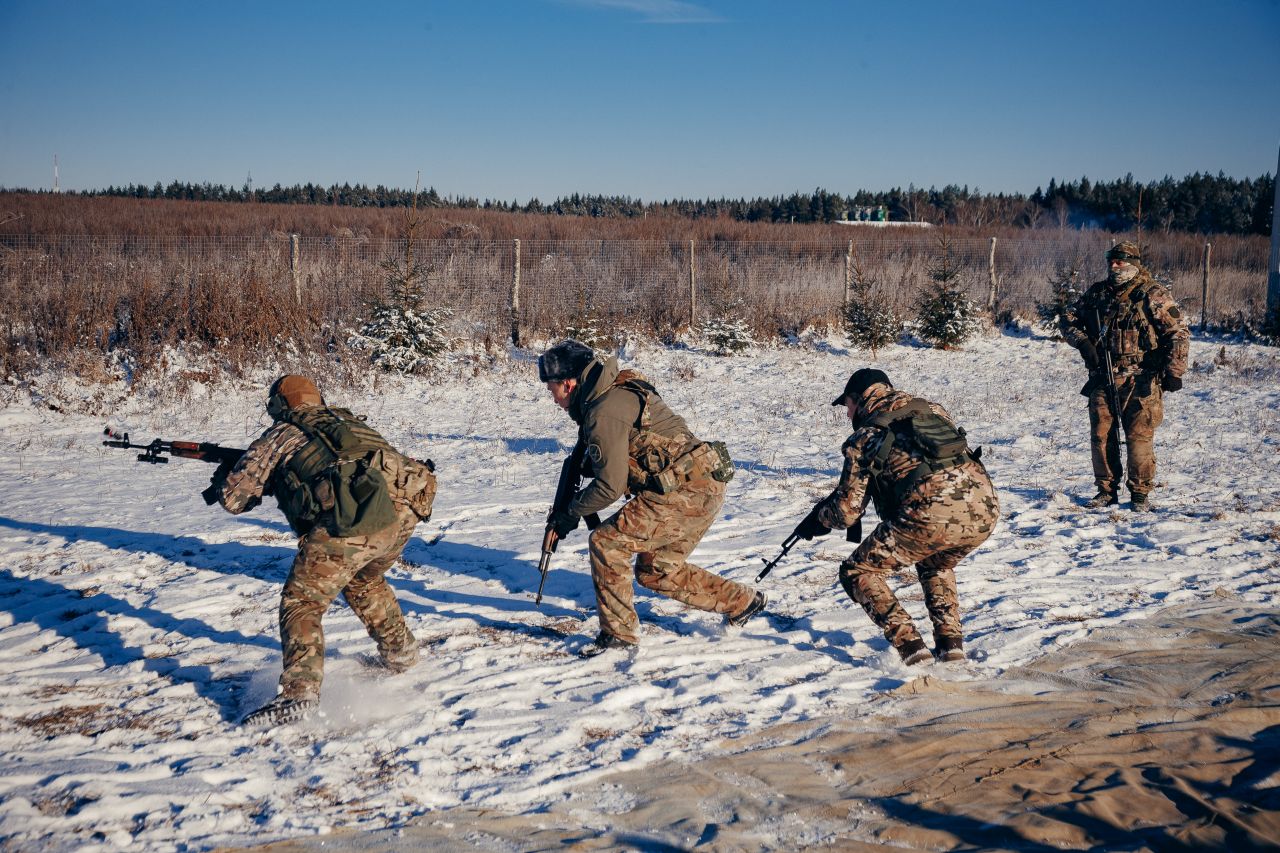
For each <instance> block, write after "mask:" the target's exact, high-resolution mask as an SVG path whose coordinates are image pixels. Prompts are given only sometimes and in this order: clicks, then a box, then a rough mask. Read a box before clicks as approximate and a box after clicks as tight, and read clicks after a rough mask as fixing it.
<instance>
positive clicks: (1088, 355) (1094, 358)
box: [1080, 341, 1098, 373]
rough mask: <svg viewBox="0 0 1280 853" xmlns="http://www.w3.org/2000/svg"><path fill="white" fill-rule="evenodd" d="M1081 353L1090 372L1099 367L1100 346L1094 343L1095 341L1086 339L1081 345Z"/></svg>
mask: <svg viewBox="0 0 1280 853" xmlns="http://www.w3.org/2000/svg"><path fill="white" fill-rule="evenodd" d="M1080 355H1081V357H1083V358H1084V366H1085V367H1087V368H1089V372H1090V373H1093V372H1094V371H1095V370H1097V369H1098V348H1097V347H1095V346H1094V345H1093V341H1085V342H1084V343H1082V344H1081V345H1080Z"/></svg>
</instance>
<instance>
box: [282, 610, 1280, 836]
mask: <svg viewBox="0 0 1280 853" xmlns="http://www.w3.org/2000/svg"><path fill="white" fill-rule="evenodd" d="M724 748H725V752H724V753H723V754H722V755H720V756H719V757H715V758H711V759H708V760H704V761H700V762H698V763H697V764H696V765H689V764H684V763H676V762H671V763H667V764H664V765H659V766H650V767H647V768H644V769H642V770H635V771H624V772H619V773H618V774H616V775H614V776H611V777H609V778H608V779H606V780H604V781H603V782H600V783H597V784H594V785H591V786H588V787H585V788H583V789H581V790H579V791H577V792H575V794H574V795H573V796H572V797H570V798H569V799H568V800H567V801H566V802H564V803H562V804H560V805H558V806H557V807H555V808H553V809H552V810H550V811H547V812H543V813H539V814H530V815H508V814H501V813H496V812H492V811H484V810H467V809H452V810H448V811H444V812H436V813H433V814H431V815H428V816H425V817H423V818H422V819H420V820H419V821H418V822H416V823H414V824H412V825H410V826H407V827H404V828H402V829H398V830H387V831H380V832H373V833H361V834H334V835H329V836H324V837H317V838H313V839H303V840H295V841H290V842H287V843H280V844H274V845H270V846H269V847H267V848H265V849H267V850H270V851H273V853H284V851H315V850H321V849H324V850H371V851H390V850H418V849H432V850H513V851H536V850H566V849H568V850H618V849H637V850H690V849H697V850H725V851H728V850H756V849H777V850H799V849H810V848H817V849H823V848H829V849H838V850H849V851H858V850H872V849H884V848H893V849H903V848H906V849H922V850H973V849H982V850H1020V851H1027V850H1030V851H1039V850H1044V851H1048V850H1062V849H1072V850H1083V849H1106V850H1118V849H1124V850H1187V851H1191V850H1197V851H1199V850H1231V851H1240V850H1264V849H1266V850H1275V849H1280V611H1277V610H1275V609H1264V608H1260V607H1259V606H1258V605H1256V604H1245V603H1242V602H1240V601H1237V600H1232V599H1226V598H1220V599H1213V600H1209V601H1205V602H1201V603H1197V604H1192V605H1183V606H1179V607H1174V608H1170V609H1167V610H1165V611H1162V612H1161V613H1159V614H1158V615H1157V616H1156V617H1155V618H1153V619H1151V620H1148V621H1146V622H1143V623H1136V624H1134V625H1132V626H1130V627H1126V628H1123V629H1116V628H1108V629H1101V630H1098V631H1095V632H1092V633H1091V634H1090V635H1089V637H1088V638H1087V639H1086V640H1084V641H1082V642H1079V643H1076V644H1073V645H1071V646H1069V647H1065V648H1062V649H1059V650H1055V651H1054V652H1052V653H1050V654H1048V655H1046V656H1045V657H1043V658H1041V659H1039V660H1038V661H1037V662H1036V663H1035V664H1034V665H1033V666H1030V667H1027V668H1020V669H1014V670H1005V671H1003V672H1000V673H998V674H996V673H993V672H989V671H984V670H983V668H982V667H980V666H957V665H948V666H941V665H938V666H934V667H931V668H929V669H928V670H927V671H925V672H923V673H922V674H921V676H920V677H919V678H917V679H915V680H914V681H912V682H910V683H908V684H907V685H905V686H903V687H900V688H898V689H897V690H894V691H892V692H890V693H886V694H883V695H882V696H881V697H880V698H879V699H878V700H877V701H876V702H875V703H874V706H873V707H871V708H868V709H867V713H866V714H863V715H860V716H859V717H857V718H856V719H850V720H847V721H844V720H835V721H832V720H828V721H821V722H818V721H815V722H810V723H805V724H796V725H790V726H783V727H777V728H774V729H771V730H768V731H763V732H760V733H759V734H758V735H755V736H752V737H744V738H738V739H735V740H733V741H729V742H726V743H725V744H724Z"/></svg>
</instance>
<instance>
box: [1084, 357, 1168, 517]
mask: <svg viewBox="0 0 1280 853" xmlns="http://www.w3.org/2000/svg"><path fill="white" fill-rule="evenodd" d="M1116 390H1117V392H1119V396H1120V423H1121V425H1123V427H1124V441H1125V449H1126V451H1127V456H1128V459H1127V460H1126V462H1127V463H1128V464H1126V465H1125V467H1124V471H1125V473H1126V475H1127V476H1126V477H1125V485H1126V486H1127V487H1128V488H1129V493H1130V494H1139V495H1145V494H1148V493H1150V492H1151V489H1152V487H1153V486H1155V482H1156V454H1155V448H1154V447H1153V443H1154V441H1155V435H1156V427H1158V426H1160V422H1161V421H1163V420H1164V395H1163V392H1162V391H1161V389H1160V383H1159V382H1158V381H1156V380H1154V379H1153V378H1152V377H1150V376H1147V375H1139V376H1136V377H1135V376H1128V377H1125V378H1124V379H1122V380H1120V381H1118V382H1117V383H1116ZM1107 396H1108V392H1107V388H1106V386H1105V385H1104V386H1102V387H1101V388H1098V389H1097V390H1095V391H1094V392H1093V393H1092V394H1090V395H1089V430H1090V437H1089V450H1090V456H1091V457H1092V459H1093V479H1094V482H1095V483H1096V484H1097V486H1098V491H1100V492H1107V493H1109V494H1116V493H1117V492H1118V491H1119V488H1120V473H1121V469H1120V430H1119V429H1118V428H1115V418H1114V417H1113V416H1112V413H1111V406H1110V404H1109V403H1108V402H1107Z"/></svg>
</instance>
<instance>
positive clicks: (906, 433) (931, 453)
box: [865, 397, 981, 519]
mask: <svg viewBox="0 0 1280 853" xmlns="http://www.w3.org/2000/svg"><path fill="white" fill-rule="evenodd" d="M867 423H868V424H869V425H871V426H874V427H877V428H879V429H882V430H884V432H885V435H884V438H883V439H882V440H881V442H880V446H879V447H878V448H877V449H876V452H875V453H874V454H873V455H872V456H871V457H870V458H869V459H868V460H867V461H866V463H865V464H866V467H867V470H868V471H870V472H871V478H872V484H873V485H872V498H873V499H874V501H875V504H876V512H877V513H878V514H879V515H880V517H881V518H882V519H883V518H887V517H891V516H893V515H895V514H897V511H898V508H899V507H900V506H901V505H902V500H903V498H905V497H906V496H907V494H908V493H909V492H910V491H911V490H912V489H913V488H915V486H916V484H917V483H919V482H920V481H921V480H923V479H924V478H925V477H928V476H929V475H930V474H936V473H938V472H939V471H945V470H947V469H948V468H954V467H956V466H957V465H963V464H964V463H965V462H968V461H969V460H971V459H977V458H979V456H980V455H981V452H980V451H979V452H974V451H971V450H969V442H968V440H967V439H966V438H965V433H964V427H958V426H954V425H953V424H952V423H951V422H950V421H948V420H947V419H946V418H944V417H942V416H941V415H938V414H936V413H935V412H934V411H933V409H932V408H930V407H929V404H928V403H927V402H925V401H924V400H921V399H920V398H919V397H913V398H912V399H911V401H910V402H908V403H907V405H905V406H903V407H902V408H899V409H894V410H893V411H891V412H882V413H881V414H878V415H875V416H873V417H871V418H868V419H867ZM907 437H909V438H910V439H911V441H913V442H914V443H915V446H916V447H917V448H918V449H919V450H920V455H921V456H923V457H924V458H923V459H921V460H920V464H919V465H917V466H916V467H915V468H914V469H913V470H912V471H911V473H910V474H908V475H907V476H906V477H903V478H902V479H901V480H897V481H895V482H891V483H885V482H883V474H884V466H885V465H886V464H887V463H888V461H889V452H890V451H891V450H893V447H894V445H895V444H896V443H897V441H898V440H899V439H900V438H907Z"/></svg>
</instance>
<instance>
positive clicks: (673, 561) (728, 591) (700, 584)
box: [636, 483, 756, 614]
mask: <svg viewBox="0 0 1280 853" xmlns="http://www.w3.org/2000/svg"><path fill="white" fill-rule="evenodd" d="M667 497H668V498H670V500H668V501H665V502H662V503H656V502H655V503H653V504H651V505H650V507H649V509H651V510H652V512H653V516H654V519H655V522H656V526H657V529H658V530H659V531H661V532H660V533H658V534H657V535H655V537H654V538H653V539H650V540H649V544H650V547H651V548H652V549H653V550H651V551H647V552H644V553H642V554H640V556H639V557H638V558H637V559H636V580H637V581H639V582H640V585H641V586H643V587H645V588H646V589H651V590H653V591H654V592H657V593H660V594H662V595H665V596H667V597H668V598H674V599H675V600H676V601H679V602H681V603H683V604H687V605H689V606H690V607H696V608H697V609H699V610H707V611H710V612H712V613H724V614H736V613H741V612H742V611H744V610H745V609H746V608H747V605H748V604H750V603H751V601H752V599H754V598H755V594H756V593H755V590H753V589H752V588H751V587H749V586H746V585H744V584H740V583H737V582H735V581H731V580H728V579H727V578H722V577H720V576H719V575H715V574H712V573H711V572H708V571H707V570H706V569H704V568H702V567H701V566H696V565H694V564H693V563H690V562H687V558H688V556H689V554H691V553H693V549H694V548H696V547H697V545H698V542H699V541H701V540H702V537H703V536H704V535H705V534H706V532H707V530H708V529H709V528H710V527H711V522H712V521H713V520H714V519H715V516H716V513H717V512H719V510H720V505H721V504H722V503H723V501H724V486H723V485H722V484H720V483H715V484H714V487H710V488H704V489H699V490H696V491H694V490H690V491H688V492H686V491H684V490H681V491H680V492H677V493H676V494H674V495H669V496H667ZM662 540H668V541H666V544H660V543H661V542H662Z"/></svg>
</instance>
